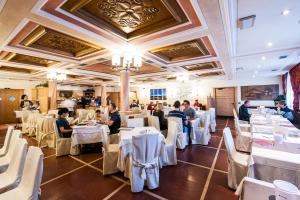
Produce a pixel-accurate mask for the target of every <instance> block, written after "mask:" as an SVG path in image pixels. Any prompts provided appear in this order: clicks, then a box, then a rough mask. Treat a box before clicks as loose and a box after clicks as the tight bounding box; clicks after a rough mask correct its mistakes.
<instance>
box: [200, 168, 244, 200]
mask: <svg viewBox="0 0 300 200" xmlns="http://www.w3.org/2000/svg"><path fill="white" fill-rule="evenodd" d="M221 199H224V200H225V199H226V200H238V197H237V196H235V195H234V191H232V190H230V189H229V188H228V187H227V174H224V173H221V172H214V173H213V175H212V177H211V181H210V184H209V186H208V190H207V193H206V196H205V200H221Z"/></svg>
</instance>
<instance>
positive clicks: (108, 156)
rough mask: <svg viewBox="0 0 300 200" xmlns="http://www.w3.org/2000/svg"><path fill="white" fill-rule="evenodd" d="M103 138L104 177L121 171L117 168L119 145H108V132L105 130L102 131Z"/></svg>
mask: <svg viewBox="0 0 300 200" xmlns="http://www.w3.org/2000/svg"><path fill="white" fill-rule="evenodd" d="M101 136H102V145H103V149H102V151H103V175H107V174H113V173H116V172H118V171H119V169H118V167H117V163H118V155H119V145H118V144H109V143H108V137H107V132H106V130H105V129H104V128H103V130H102V131H101Z"/></svg>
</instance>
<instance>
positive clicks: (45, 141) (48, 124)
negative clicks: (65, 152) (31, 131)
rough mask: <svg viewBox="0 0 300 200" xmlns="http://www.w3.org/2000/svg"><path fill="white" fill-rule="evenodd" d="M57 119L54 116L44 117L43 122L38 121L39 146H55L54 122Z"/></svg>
mask: <svg viewBox="0 0 300 200" xmlns="http://www.w3.org/2000/svg"><path fill="white" fill-rule="evenodd" d="M55 121H56V119H55V118H52V117H44V118H43V120H42V122H40V121H39V122H38V123H39V125H38V127H39V128H38V129H39V134H38V135H39V136H38V138H37V140H38V145H39V147H44V146H48V147H52V148H54V147H55V130H54V126H53V123H55Z"/></svg>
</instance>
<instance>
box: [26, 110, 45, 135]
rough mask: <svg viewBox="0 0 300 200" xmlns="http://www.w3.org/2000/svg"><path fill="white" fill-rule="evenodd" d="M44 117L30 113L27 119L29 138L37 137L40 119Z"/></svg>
mask: <svg viewBox="0 0 300 200" xmlns="http://www.w3.org/2000/svg"><path fill="white" fill-rule="evenodd" d="M41 116H42V115H41V114H40V113H30V114H29V116H28V119H27V126H28V136H35V135H36V131H37V123H38V119H39V118H40V117H41Z"/></svg>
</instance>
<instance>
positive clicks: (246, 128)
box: [233, 108, 251, 132]
mask: <svg viewBox="0 0 300 200" xmlns="http://www.w3.org/2000/svg"><path fill="white" fill-rule="evenodd" d="M233 116H234V125H235V128H237V124H239V126H240V129H241V130H242V131H245V132H249V131H250V128H251V126H250V124H249V123H248V122H247V121H243V120H239V118H238V115H237V113H236V111H235V109H234V108H233Z"/></svg>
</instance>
